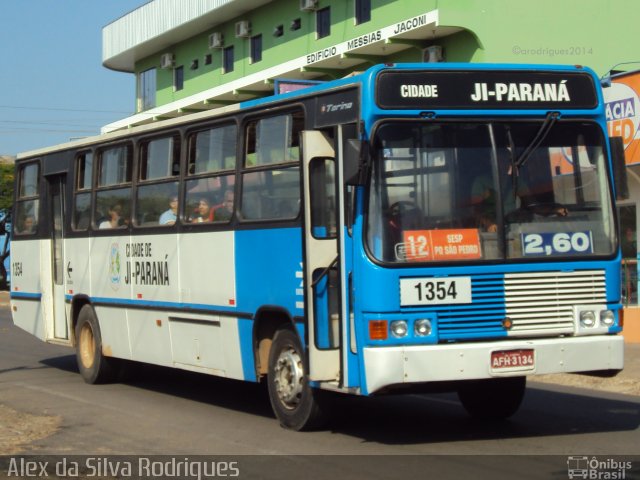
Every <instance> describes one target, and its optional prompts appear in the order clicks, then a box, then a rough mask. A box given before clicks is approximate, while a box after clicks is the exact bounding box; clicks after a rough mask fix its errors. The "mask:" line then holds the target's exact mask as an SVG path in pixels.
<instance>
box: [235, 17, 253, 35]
mask: <svg viewBox="0 0 640 480" xmlns="http://www.w3.org/2000/svg"><path fill="white" fill-rule="evenodd" d="M249 35H251V23H249V22H248V21H247V20H243V21H241V22H238V23H236V38H240V37H248V36H249Z"/></svg>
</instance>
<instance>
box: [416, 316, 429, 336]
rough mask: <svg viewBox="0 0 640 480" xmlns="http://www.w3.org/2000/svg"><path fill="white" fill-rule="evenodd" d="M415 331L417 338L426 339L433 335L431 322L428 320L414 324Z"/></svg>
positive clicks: (424, 319)
mask: <svg viewBox="0 0 640 480" xmlns="http://www.w3.org/2000/svg"><path fill="white" fill-rule="evenodd" d="M413 331H414V332H415V334H416V337H426V336H428V335H431V320H428V319H426V318H422V319H420V320H416V322H415V323H414V324H413Z"/></svg>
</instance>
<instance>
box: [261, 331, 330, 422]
mask: <svg viewBox="0 0 640 480" xmlns="http://www.w3.org/2000/svg"><path fill="white" fill-rule="evenodd" d="M307 371H308V370H307V368H306V363H305V361H304V352H303V350H302V345H301V344H300V340H299V338H298V336H297V335H296V334H295V333H294V332H293V331H291V330H289V329H281V330H278V331H277V332H276V334H275V336H274V338H273V343H272V345H271V351H270V352H269V373H268V377H267V384H268V388H269V400H270V401H271V407H272V408H273V411H274V413H275V414H276V417H277V418H278V420H279V421H280V425H282V426H283V427H285V428H290V429H292V430H312V429H315V428H319V427H321V426H322V425H323V424H324V423H325V421H326V419H327V412H326V406H325V405H321V402H320V395H321V393H322V392H320V391H318V390H316V389H313V388H311V387H310V386H309V378H308V376H307ZM323 407H324V408H323Z"/></svg>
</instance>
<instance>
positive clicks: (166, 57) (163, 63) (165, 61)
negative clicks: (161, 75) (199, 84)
mask: <svg viewBox="0 0 640 480" xmlns="http://www.w3.org/2000/svg"><path fill="white" fill-rule="evenodd" d="M174 63H175V57H174V55H173V53H165V54H163V55H162V56H161V57H160V68H172V67H173V64H174Z"/></svg>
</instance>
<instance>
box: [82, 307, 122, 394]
mask: <svg viewBox="0 0 640 480" xmlns="http://www.w3.org/2000/svg"><path fill="white" fill-rule="evenodd" d="M76 360H77V362H78V369H79V370H80V375H82V378H83V379H84V381H85V382H87V383H107V382H110V381H113V379H114V378H115V376H116V372H117V369H116V362H117V360H116V359H114V358H109V357H105V356H104V355H103V354H102V336H101V334H100V326H99V325H98V319H97V318H96V314H95V312H94V310H93V307H92V306H91V305H84V306H83V307H82V309H81V310H80V313H79V315H78V323H77V325H76Z"/></svg>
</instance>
